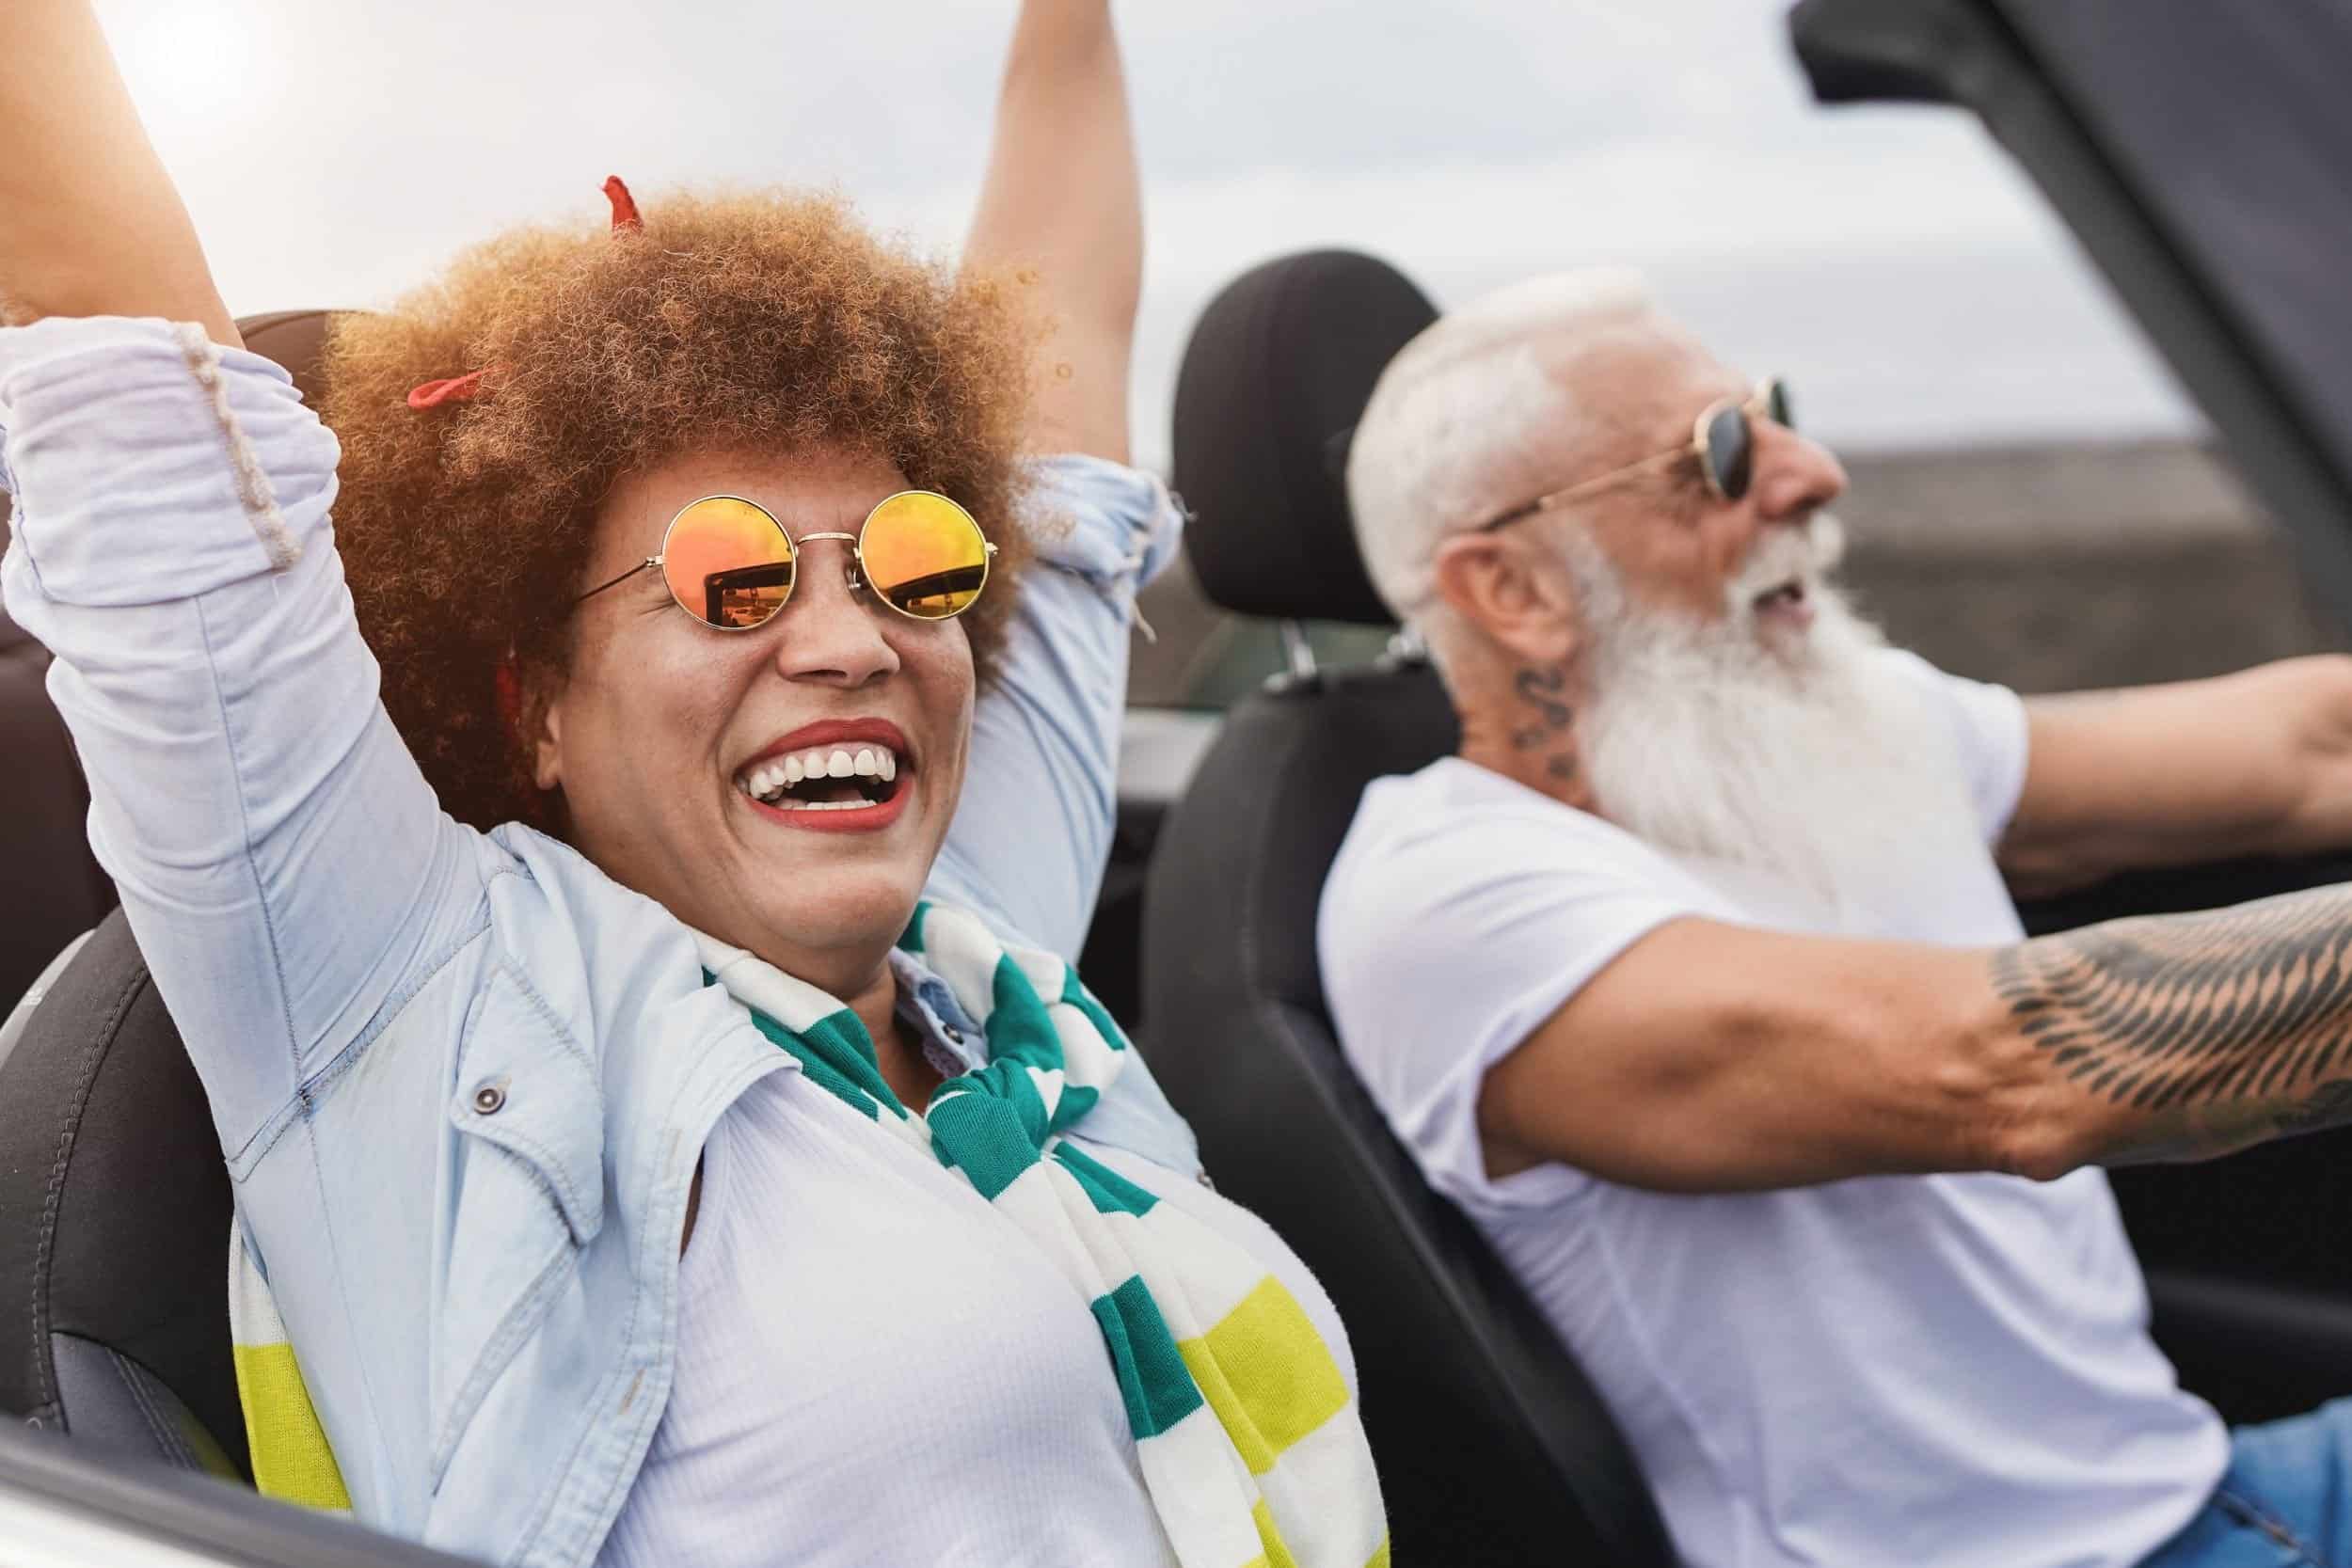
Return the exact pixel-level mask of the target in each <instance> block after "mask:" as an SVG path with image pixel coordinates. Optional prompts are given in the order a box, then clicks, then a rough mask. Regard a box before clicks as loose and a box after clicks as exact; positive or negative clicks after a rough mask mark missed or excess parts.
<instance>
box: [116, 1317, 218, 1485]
mask: <svg viewBox="0 0 2352 1568" xmlns="http://www.w3.org/2000/svg"><path fill="white" fill-rule="evenodd" d="M99 1348H100V1349H101V1350H103V1351H104V1352H105V1353H106V1359H107V1362H108V1363H109V1364H110V1365H111V1366H112V1367H113V1368H114V1370H115V1375H116V1376H117V1377H119V1378H120V1379H122V1386H124V1387H125V1388H126V1389H128V1390H129V1391H130V1394H131V1402H132V1403H134V1404H135V1405H137V1406H138V1407H139V1414H140V1415H141V1416H142V1417H144V1418H146V1420H147V1431H148V1433H149V1435H150V1436H151V1437H153V1438H154V1439H155V1442H156V1444H157V1446H159V1447H160V1448H162V1449H164V1451H165V1452H166V1453H167V1455H168V1456H169V1457H170V1458H171V1459H172V1460H174V1461H176V1462H177V1463H178V1464H179V1465H181V1466H182V1467H183V1468H185V1469H190V1470H196V1469H201V1468H202V1467H203V1466H201V1465H199V1464H197V1462H196V1450H195V1449H191V1448H190V1447H189V1446H188V1443H187V1439H186V1437H185V1436H184V1435H183V1433H181V1431H180V1428H179V1426H178V1424H177V1423H175V1422H171V1421H167V1420H166V1419H165V1418H164V1413H163V1409H162V1407H161V1406H159V1405H157V1404H156V1402H155V1397H154V1395H152V1394H151V1393H150V1392H149V1391H148V1388H147V1383H146V1379H145V1378H144V1376H142V1373H143V1372H144V1369H143V1368H141V1367H140V1366H139V1365H138V1363H137V1362H135V1361H133V1360H132V1359H131V1358H130V1357H129V1356H127V1355H125V1354H122V1353H121V1352H120V1351H119V1350H117V1349H115V1348H114V1347H113V1346H112V1345H101V1346H100V1347H99Z"/></svg>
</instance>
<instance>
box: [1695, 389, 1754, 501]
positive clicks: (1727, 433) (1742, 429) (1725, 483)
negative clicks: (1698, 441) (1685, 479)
mask: <svg viewBox="0 0 2352 1568" xmlns="http://www.w3.org/2000/svg"><path fill="white" fill-rule="evenodd" d="M1704 439H1705V441H1706V443H1707V472H1708V477H1709V478H1711V479H1712V480H1713V481H1714V485H1715V488H1716V489H1717V490H1718V491H1720V492H1722V494H1723V498H1724V499H1725V500H1734V501H1736V500H1738V499H1740V497H1742V496H1744V495H1746V494H1747V493H1748V473H1749V470H1750V468H1751V467H1753V466H1754V462H1755V457H1756V443H1755V440H1754V437H1753V436H1752V435H1751V434H1750V432H1749V430H1748V416H1747V412H1746V410H1744V409H1741V408H1739V407H1736V406H1731V405H1726V406H1724V407H1722V408H1718V409H1717V410H1715V412H1714V413H1713V414H1712V415H1710V416H1708V420H1707V429H1706V431H1705V433H1704Z"/></svg>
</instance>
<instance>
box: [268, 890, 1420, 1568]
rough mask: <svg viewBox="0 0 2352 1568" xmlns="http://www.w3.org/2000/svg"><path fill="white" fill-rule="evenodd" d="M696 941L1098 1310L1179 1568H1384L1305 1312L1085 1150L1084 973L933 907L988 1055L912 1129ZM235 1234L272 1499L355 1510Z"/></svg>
mask: <svg viewBox="0 0 2352 1568" xmlns="http://www.w3.org/2000/svg"><path fill="white" fill-rule="evenodd" d="M697 942H698V943H699V945H700V948H701V951H702V956H703V963H704V968H705V970H706V972H707V974H709V975H710V976H711V977H712V978H713V980H714V981H715V982H716V983H718V984H720V985H723V986H724V987H725V988H726V990H727V991H728V992H729V994H730V995H732V996H734V997H735V998H736V1000H737V1001H739V1002H740V1003H742V1004H743V1005H744V1006H745V1007H746V1008H747V1009H748V1010H749V1011H750V1013H751V1018H752V1022H753V1023H754V1024H755V1026H757V1028H758V1029H759V1031H760V1033H761V1034H763V1035H764V1036H766V1037H768V1038H769V1039H770V1040H771V1041H772V1042H774V1043H775V1044H776V1045H777V1046H778V1047H779V1048H781V1049H782V1050H784V1051H786V1052H788V1053H790V1054H791V1055H792V1056H793V1057H794V1058H795V1059H796V1060H797V1061H798V1062H799V1063H800V1065H801V1068H802V1069H803V1071H804V1072H806V1073H807V1075H808V1077H809V1080H810V1081H811V1082H812V1083H814V1084H816V1085H818V1086H820V1087H822V1088H823V1089H825V1090H826V1091H827V1092H829V1093H831V1094H833V1095H834V1096H836V1097H838V1098H839V1099H840V1100H842V1101H844V1102H846V1103H847V1104H849V1105H850V1106H851V1107H853V1108H855V1109H856V1110H858V1111H859V1112H861V1113H863V1114H864V1115H865V1116H866V1117H869V1118H870V1119H871V1120H872V1121H873V1122H874V1124H875V1126H876V1128H877V1129H878V1130H879V1131H881V1132H883V1133H885V1134H887V1135H893V1136H897V1137H899V1138H903V1139H905V1140H906V1141H907V1142H908V1143H910V1144H912V1145H914V1147H916V1148H921V1149H924V1150H926V1151H928V1152H929V1153H930V1155H932V1156H933V1157H935V1158H936V1159H937V1160H938V1161H939V1162H940V1163H941V1164H943V1165H946V1166H947V1167H948V1168H949V1169H952V1170H955V1171H957V1172H959V1173H961V1175H962V1176H963V1177H964V1179H965V1180H969V1181H970V1182H971V1183H972V1185H973V1187H974V1189H975V1190H976V1191H977V1192H978V1193H979V1195H980V1196H982V1197H984V1198H986V1199H987V1200H988V1201H989V1202H990V1203H991V1204H992V1205H993V1206H994V1207H995V1209H996V1211H997V1212H999V1213H1001V1214H1003V1215H1004V1216H1005V1217H1006V1218H1007V1219H1009V1220H1010V1221H1011V1222H1012V1223H1013V1224H1014V1225H1016V1226H1018V1227H1020V1228H1021V1229H1022V1230H1024V1231H1025V1232H1026V1233H1027V1234H1028V1235H1029V1236H1030V1237H1031V1238H1033V1239H1034V1240H1035V1241H1036V1242H1037V1243H1039V1244H1040V1245H1041V1248H1042V1250H1043V1251H1044V1252H1045V1253H1046V1255H1047V1256H1048V1257H1050V1258H1052V1259H1054V1260H1055V1262H1056V1264H1057V1266H1058V1268H1059V1270H1060V1272H1061V1274H1062V1275H1063V1277H1064V1278H1065V1279H1067V1280H1068V1281H1069V1282H1070V1285H1071V1287H1072V1288H1073V1290H1075V1291H1078V1292H1079V1294H1080V1295H1081V1296H1082V1297H1083V1298H1084V1299H1085V1301H1086V1303H1087V1305H1088V1307H1089V1310H1090V1311H1091V1312H1092V1314H1093V1317H1094V1322H1095V1324H1096V1326H1097V1328H1098V1329H1099V1330H1100V1334H1099V1343H1097V1344H1095V1345H1093V1346H1084V1347H1081V1346H1073V1354H1101V1355H1106V1356H1107V1357H1108V1358H1109V1361H1110V1366H1111V1370H1112V1372H1113V1374H1114V1375H1115V1376H1116V1377H1117V1379H1118V1383H1119V1389H1120V1396H1121V1398H1122V1400H1123V1402H1124V1403H1125V1405H1126V1411H1127V1425H1128V1430H1129V1432H1130V1433H1132V1434H1133V1435H1134V1438H1135V1442H1136V1455H1137V1458H1138V1461H1139V1465H1140V1468H1141V1470H1142V1473H1143V1479H1144V1484H1145V1486H1146V1487H1147V1489H1148V1490H1149V1492H1150V1495H1151V1497H1152V1505H1153V1508H1154V1509H1155V1511H1156V1512H1157V1513H1158V1515H1159V1519H1160V1523H1161V1525H1162V1527H1163V1528H1165V1529H1166V1530H1167V1532H1168V1541H1169V1542H1170V1544H1172V1545H1173V1546H1174V1548H1175V1552H1176V1557H1177V1560H1178V1561H1179V1562H1181V1563H1182V1564H1183V1565H1184V1568H1387V1564H1388V1561H1389V1544H1388V1528H1387V1522H1386V1516H1385V1513H1384V1511H1383V1509H1382V1506H1381V1500H1380V1484H1379V1480H1378V1477H1377V1476H1376V1475H1375V1472H1374V1469H1373V1462H1372V1450H1371V1449H1370V1447H1369V1446H1368V1445H1367V1444H1366V1442H1365V1440H1364V1432H1363V1425H1362V1422H1361V1420H1360V1419H1359V1416H1358V1411H1357V1406H1356V1402H1355V1400H1354V1399H1353V1397H1351V1396H1350V1394H1349V1392H1348V1389H1347V1385H1346V1382H1345V1380H1344V1379H1343V1377H1342V1376H1341V1373H1340V1370H1339V1366H1338V1364H1337V1363H1336V1362H1335V1361H1334V1360H1333V1358H1332V1355H1331V1353H1330V1350H1329V1348H1328V1347H1327V1346H1326V1345H1325V1343H1324V1342H1323V1338H1322V1336H1321V1335H1320V1334H1318V1333H1317V1332H1316V1331H1315V1328H1314V1325H1313V1323H1311V1321H1310V1320H1309V1319H1308V1317H1307V1314H1306V1312H1305V1310H1304V1309H1303V1308H1301V1307H1300V1306H1299V1305H1298V1302H1297V1300H1296V1298H1295V1297H1294V1296H1293V1295H1292V1294H1291V1293H1290V1291H1288V1290H1287V1289H1285V1288H1284V1286H1283V1285H1282V1283H1281V1281H1280V1280H1279V1279H1278V1278H1276V1277H1275V1275H1273V1274H1271V1273H1269V1272H1268V1271H1267V1270H1266V1268H1265V1267H1264V1266H1263V1264H1261V1263H1260V1262H1259V1261H1258V1260H1257V1259H1255V1258H1254V1257H1252V1256H1251V1255H1250V1254H1249V1253H1248V1251H1246V1250H1245V1249H1244V1248H1242V1247H1241V1246H1240V1245H1239V1244H1237V1243H1233V1242H1231V1241H1228V1240H1227V1239H1226V1238H1225V1237H1223V1236H1221V1235H1219V1234H1218V1233H1217V1232H1216V1231H1215V1230H1214V1229H1212V1228H1210V1227H1208V1226H1206V1225H1204V1224H1203V1223H1201V1222H1200V1220H1197V1219H1195V1218H1193V1217H1192V1216H1191V1215H1189V1214H1187V1213H1185V1212H1183V1211H1182V1210H1180V1209H1179V1208H1177V1207H1176V1206H1175V1205H1173V1204H1170V1203H1165V1202H1162V1201H1161V1200H1160V1199H1159V1198H1158V1197H1157V1196H1154V1195H1153V1194H1152V1193H1151V1192H1148V1191H1146V1190H1145V1189H1144V1188H1142V1187H1140V1186H1138V1185H1136V1183H1135V1182H1133V1181H1130V1180H1127V1179H1125V1178H1124V1177H1122V1176H1120V1175H1119V1174H1118V1173H1117V1172H1116V1171H1114V1170H1112V1169H1111V1168H1110V1167H1109V1166H1107V1165H1105V1164H1103V1163H1102V1162H1101V1161H1099V1160H1096V1159H1094V1158H1092V1157H1090V1156H1089V1155H1088V1154H1087V1153H1085V1152H1084V1151H1083V1150H1081V1149H1079V1148H1076V1147H1075V1146H1074V1145H1073V1144H1072V1143H1070V1142H1069V1141H1068V1134H1070V1133H1071V1132H1076V1131H1080V1130H1082V1129H1083V1125H1084V1122H1085V1119H1086V1116H1087V1113H1088V1112H1089V1111H1090V1110H1091V1109H1092V1108H1093V1107H1094V1105H1095V1104H1096V1103H1097V1102H1098V1101H1100V1099H1101V1098H1102V1095H1103V1093H1104V1090H1105V1089H1107V1088H1108V1087H1109V1086H1110V1085H1111V1084H1112V1083H1113V1081H1114V1080H1116V1079H1117V1077H1118V1075H1119V1072H1120V1069H1121V1068H1122V1067H1123V1066H1124V1065H1125V1063H1126V1062H1127V1061H1128V1060H1129V1059H1130V1058H1131V1053H1130V1051H1129V1048H1128V1044H1127V1040H1126V1037H1124V1036H1123V1035H1121V1034H1120V1030H1119V1026H1118V1025H1117V1024H1116V1023H1114V1022H1112V1021H1111V1018H1110V1015H1109V1014H1108V1013H1106V1012H1104V1010H1103V1008H1102V1006H1101V1005H1100V1004H1098V1003H1097V1002H1096V1001H1095V1000H1094V998H1093V997H1092V996H1090V995H1089V994H1088V992H1087V990H1086V988H1085V987H1083V986H1081V985H1080V984H1079V983H1078V977H1077V974H1076V973H1075V972H1074V971H1073V970H1072V969H1071V968H1070V966H1068V965H1067V964H1065V963H1063V962H1062V961H1061V960H1060V959H1059V958H1056V957H1054V956H1053V955H1052V954H1050V953H1043V952H1038V951H1033V950H1025V949H1008V948H1007V947H1005V946H1004V945H1003V944H1002V943H1001V942H998V941H997V940H996V939H995V937H994V936H993V934H992V933H991V932H990V931H989V929H988V927H986V926H985V925H983V924H982V923H981V922H980V921H979V920H978V919H977V918H976V917H975V916H973V915H970V914H968V913H965V912H963V911H960V910H952V909H949V908H947V907H946V906H943V905H933V904H928V903H927V904H923V905H919V906H917V908H916V910H915V911H914V920H913V921H912V922H911V923H910V924H909V926H908V927H907V930H906V933H905V935H904V936H903V937H901V938H900V940H899V946H900V947H901V948H903V949H905V950H906V951H908V952H909V953H912V954H917V955H920V956H921V957H922V958H923V960H924V961H925V963H927V964H928V965H929V967H930V970H931V971H932V973H934V974H937V975H938V976H939V977H940V979H941V980H942V981H943V982H945V983H946V986H947V988H948V990H950V991H951V992H952V993H953V994H954V996H955V998H956V1001H957V1003H958V1005H959V1006H961V1008H962V1009H963V1011H964V1012H965V1013H966V1014H967V1015H968V1016H969V1017H970V1018H971V1019H972V1020H973V1021H974V1022H976V1023H977V1024H978V1025H979V1027H980V1029H981V1030H982V1031H983V1032H984V1034H985V1035H986V1037H987V1041H988V1048H989V1059H988V1061H987V1062H986V1063H985V1064H984V1065H982V1066H981V1067H979V1068H977V1069H974V1070H973V1071H970V1072H967V1073H965V1074H963V1075H962V1076H961V1077H957V1078H951V1079H949V1080H947V1081H946V1083H944V1084H942V1085H940V1086H939V1087H938V1088H937V1089H936V1090H935V1091H933V1093H932V1095H931V1100H930V1105H929V1107H928V1108H927V1109H925V1110H924V1111H923V1112H922V1113H921V1114H919V1115H918V1114H916V1113H915V1112H914V1111H911V1110H910V1109H908V1107H907V1106H906V1105H905V1103H904V1102H902V1101H900V1100H899V1099H898V1095H897V1093H896V1092H895V1091H893V1090H892V1088H891V1087H890V1085H889V1084H888V1082H887V1081H886V1080H885V1079H884V1078H883V1077H882V1069H881V1064H880V1061H879V1058H878V1057H877V1056H876V1054H875V1050H874V1043H873V1040H872V1037H870V1036H868V1035H867V1033H866V1027H865V1025H864V1024H863V1023H862V1022H860V1021H859V1019H858V1017H857V1015H856V1014H855V1013H854V1012H852V1011H851V1010H850V1008H849V1007H847V1006H844V1005H843V1004H842V1003H840V1002H839V1001H837V1000H835V999H834V997H832V996H831V995H829V994H827V993H826V992H824V991H822V990H818V988H816V987H815V986H811V985H809V984H807V983H805V982H803V981H801V980H796V979H794V978H793V977H792V976H790V975H788V974H784V973H783V972H782V971H780V970H778V969H776V968H775V967H774V966H772V965H771V964H768V963H766V962H764V961H762V960H760V959H758V958H755V957H753V956H752V955H751V954H749V953H746V952H743V951H742V950H740V949H739V948H733V947H729V946H726V945H725V944H723V943H722V942H717V941H715V940H714V939H711V938H708V937H703V936H700V934H699V933H698V934H697ZM876 1200H877V1201H878V1202H880V1201H887V1197H886V1196H884V1195H879V1194H878V1195H877V1197H876ZM241 1237H242V1232H241V1231H239V1232H238V1233H237V1236H236V1237H234V1238H232V1243H231V1252H230V1277H231V1290H230V1327H231V1331H232V1336H233V1338H235V1340H236V1341H237V1374H238V1388H239V1392H240V1394H241V1395H242V1396H243V1398H244V1402H245V1409H246V1430H247V1433H248V1435H249V1437H250V1438H251V1441H252V1449H253V1455H254V1474H255V1479H256V1482H257V1484H258V1485H259V1486H260V1487H261V1489H262V1491H263V1492H266V1493H269V1494H271V1495H273V1496H278V1497H286V1498H287V1499H288V1500H291V1501H298V1502H308V1503H311V1504H313V1505H314V1506H316V1505H322V1504H324V1505H326V1506H329V1507H332V1506H336V1505H339V1504H340V1505H341V1506H343V1507H348V1506H349V1504H348V1502H347V1501H345V1500H344V1499H343V1497H342V1496H341V1494H342V1485H341V1477H340V1475H339V1474H338V1473H337V1471H336V1469H335V1461H334V1456H333V1453H332V1452H331V1450H329V1449H328V1448H327V1445H326V1435H325V1433H324V1432H323V1431H322V1430H321V1428H320V1426H319V1423H318V1419H317V1418H316V1416H315V1415H314V1414H313V1413H312V1411H311V1409H310V1399H309V1396H308V1394H307V1392H306V1391H305V1389H304V1388H303V1385H302V1381H301V1375H300V1373H299V1371H298V1370H295V1369H294V1357H293V1353H292V1349H291V1347H289V1346H287V1345H286V1343H285V1332H284V1329H283V1327H282V1326H281V1325H279V1324H278V1315H277V1312H276V1310H275V1307H274V1305H273V1304H272V1303H271V1302H270V1300H269V1295H268V1287H267V1285H266V1284H265V1283H263V1282H262V1279H261V1277H260V1275H258V1274H257V1273H256V1272H255V1271H254V1270H253V1269H252V1267H251V1265H250V1264H249V1262H247V1260H246V1258H245V1254H244V1250H243V1246H242V1241H241ZM280 1363H282V1365H281V1364H280Z"/></svg>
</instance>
